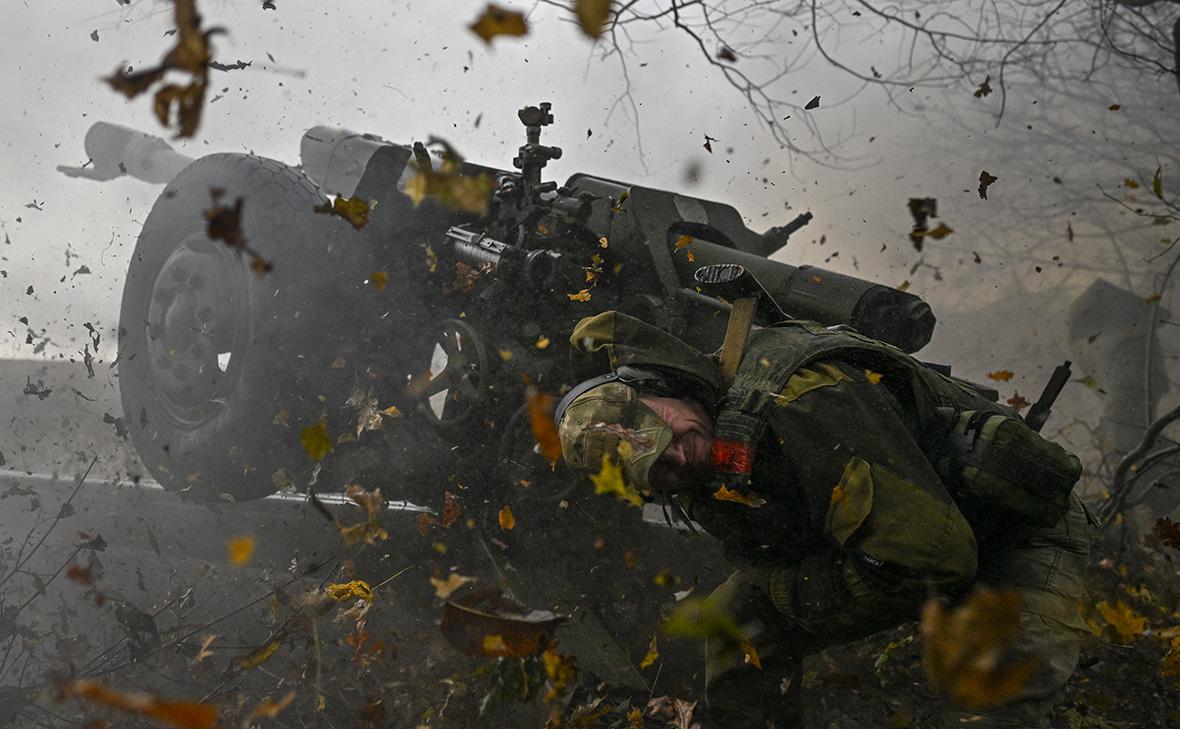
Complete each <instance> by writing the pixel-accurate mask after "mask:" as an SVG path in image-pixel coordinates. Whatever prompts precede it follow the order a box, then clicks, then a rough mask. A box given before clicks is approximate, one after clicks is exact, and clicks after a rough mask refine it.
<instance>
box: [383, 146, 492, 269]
mask: <svg viewBox="0 0 1180 729" xmlns="http://www.w3.org/2000/svg"><path fill="white" fill-rule="evenodd" d="M427 143H428V144H432V145H433V144H437V145H440V146H442V148H443V155H442V163H441V164H440V165H439V168H438V169H437V170H436V169H434V165H433V163H432V162H431V160H430V154H429V152H427V151H426V147H425V146H423V145H422V144H420V143H415V146H414V161H413V162H412V163H411V164H413V165H414V168H415V169H416V170H417V174H415V175H414V176H413V177H412V178H410V179H409V180H408V181H407V182H406V185H405V188H404V190H403V192H405V194H406V195H407V196H408V197H409V198H410V200H411V201H413V203H414V205H415V206H418V205H420V204H422V201H423V200H425V199H426V198H428V197H429V198H433V199H434V200H435V201H437V202H438V203H439V204H440V205H444V206H446V207H448V208H451V209H453V210H461V211H464V212H468V213H478V214H480V215H482V214H484V213H486V212H487V210H488V199H489V197H490V195H491V193H492V191H493V190H494V189H495V188H496V181H495V180H494V179H492V177H491V176H490V175H487V174H485V173H478V174H474V175H464V174H463V172H462V169H463V158H462V157H461V156H459V154H458V153H457V152H456V151H455V149H454V148H453V147H452V146H451V145H450V144H449V143H448V142H447V141H446V140H444V139H439V138H437V137H431V138H430V139H429V140H427ZM433 255H434V254H433V252H432V251H431V250H430V249H429V248H427V263H428V267H429V268H431V270H432V271H433V270H434V269H433V265H434V261H433V259H432V256H433Z"/></svg>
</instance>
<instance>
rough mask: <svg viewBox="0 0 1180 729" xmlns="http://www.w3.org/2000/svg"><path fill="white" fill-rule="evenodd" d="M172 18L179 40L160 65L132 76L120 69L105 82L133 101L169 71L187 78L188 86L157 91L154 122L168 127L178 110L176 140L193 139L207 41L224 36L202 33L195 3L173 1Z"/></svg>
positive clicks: (209, 58)
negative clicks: (182, 138)
mask: <svg viewBox="0 0 1180 729" xmlns="http://www.w3.org/2000/svg"><path fill="white" fill-rule="evenodd" d="M173 18H174V20H175V22H176V29H177V31H178V36H177V40H176V46H175V47H174V48H172V50H170V51H168V53H167V54H165V56H164V58H163V59H162V60H161V61H160V63H159V64H158V65H156V66H153V67H151V68H147V69H145V70H142V71H137V72H134V73H131V72H129V71H128V70H127V69H126V68H125V67H124V66H122V65H120V67H119V68H117V69H115V73H114V75H112V76H109V77H107V78H106V79H105V81H106V82H107V84H109V85H110V86H111V88H113V89H115V90H116V91H118V92H120V93H122V94H124V95H125V96H126V97H127V98H129V99H133V98H135V97H136V96H139V95H140V94H142V93H143V92H145V91H147V90H148V89H150V88H151V87H152V86H153V85H155V84H156V83H157V82H162V81H163V80H164V78H165V77H166V76H167V74H168V72H169V71H179V72H181V73H187V74H188V75H189V83H188V85H187V86H180V85H179V84H175V83H169V84H165V85H163V86H161V87H160V88H159V90H157V91H156V98H155V102H154V104H153V109H154V111H155V114H156V118H157V119H159V121H160V123H161V124H163V125H164V126H168V125H169V123H170V121H171V117H172V108H173V106H175V107H176V110H177V125H178V127H179V131H178V132H177V135H176V136H177V137H192V136H193V135H194V134H196V131H197V127H198V126H200V122H201V110H202V107H203V106H204V102H205V90H206V87H207V86H208V83H209V65H210V62H211V61H212V53H211V50H210V48H209V39H210V38H211V37H212V36H214V35H216V34H218V33H222V32H224V30H223V29H221V28H210V29H209V30H201V16H200V15H198V14H197V9H196V0H176V3H175V9H174V11H173Z"/></svg>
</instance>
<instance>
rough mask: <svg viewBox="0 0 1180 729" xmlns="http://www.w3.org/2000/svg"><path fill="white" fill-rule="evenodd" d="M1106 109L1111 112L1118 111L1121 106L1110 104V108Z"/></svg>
mask: <svg viewBox="0 0 1180 729" xmlns="http://www.w3.org/2000/svg"><path fill="white" fill-rule="evenodd" d="M1106 108H1107V109H1110V110H1111V111H1118V110H1119V109H1121V108H1123V107H1122V105H1121V104H1111V105H1110V106H1108V107H1106Z"/></svg>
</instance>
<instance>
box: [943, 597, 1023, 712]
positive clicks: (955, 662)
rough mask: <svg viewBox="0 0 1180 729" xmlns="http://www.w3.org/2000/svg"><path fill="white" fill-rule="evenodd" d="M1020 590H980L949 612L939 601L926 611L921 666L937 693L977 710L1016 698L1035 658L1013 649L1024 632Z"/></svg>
mask: <svg viewBox="0 0 1180 729" xmlns="http://www.w3.org/2000/svg"><path fill="white" fill-rule="evenodd" d="M1021 601H1022V597H1021V594H1020V592H1019V591H1018V590H989V589H985V588H979V589H977V590H975V592H973V593H972V594H971V595H970V596H969V597H968V598H967V599H966V600H965V601H964V602H963V603H962V604H961V605H959V606H958V607H956V608H954V609H951V610H946V609H945V608H944V607H943V606H942V603H941V602H940V601H939V600H937V599H932V600H930V601H928V602H927V603H926V605H925V607H923V608H922V622H921V633H922V665H923V667H924V668H925V670H926V677H927V679H928V680H929V681H930V686H931V688H933V689H934V690H935V691H937V692H939V693H943V694H945V695H947V696H948V697H950V698H951V700H953V701H955V702H957V703H959V704H961V705H963V706H966V707H968V708H972V709H978V708H983V707H986V706H995V705H997V704H1001V703H1003V702H1005V701H1007V700H1008V699H1011V698H1012V697H1014V696H1016V695H1017V694H1018V693H1019V692H1020V690H1021V689H1022V688H1023V687H1024V684H1025V682H1027V681H1028V678H1029V676H1030V675H1032V671H1033V668H1034V667H1035V665H1036V660H1035V659H1020V660H1017V659H1014V658H1013V657H1012V656H1010V655H1009V651H1010V649H1011V648H1012V646H1013V645H1014V644H1015V642H1016V639H1017V637H1018V634H1019V631H1020V606H1021Z"/></svg>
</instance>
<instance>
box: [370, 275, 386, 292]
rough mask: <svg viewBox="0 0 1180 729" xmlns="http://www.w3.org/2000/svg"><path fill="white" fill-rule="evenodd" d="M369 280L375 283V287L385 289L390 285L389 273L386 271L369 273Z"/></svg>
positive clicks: (379, 289)
mask: <svg viewBox="0 0 1180 729" xmlns="http://www.w3.org/2000/svg"><path fill="white" fill-rule="evenodd" d="M369 282H370V283H372V284H373V288H375V289H377V290H378V291H384V290H385V287H386V286H388V285H389V274H388V273H386V272H384V271H373V272H372V273H371V274H369Z"/></svg>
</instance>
